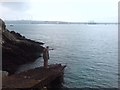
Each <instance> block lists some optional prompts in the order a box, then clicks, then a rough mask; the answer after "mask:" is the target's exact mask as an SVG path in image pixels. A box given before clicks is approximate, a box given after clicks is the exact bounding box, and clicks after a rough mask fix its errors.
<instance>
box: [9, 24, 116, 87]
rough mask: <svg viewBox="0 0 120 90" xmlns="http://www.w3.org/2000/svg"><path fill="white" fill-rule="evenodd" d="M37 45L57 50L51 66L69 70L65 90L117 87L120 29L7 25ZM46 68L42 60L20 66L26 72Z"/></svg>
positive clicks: (66, 72)
mask: <svg viewBox="0 0 120 90" xmlns="http://www.w3.org/2000/svg"><path fill="white" fill-rule="evenodd" d="M7 28H8V29H9V30H14V31H16V32H19V33H21V34H22V35H24V36H26V37H27V38H30V39H32V40H35V41H40V42H41V41H42V42H44V43H45V45H48V46H49V47H50V48H52V49H54V50H51V51H50V59H49V64H54V63H62V64H66V65H67V67H66V69H65V71H64V72H65V73H64V86H66V87H69V88H86V87H88V88H117V87H118V26H117V25H82V24H14V26H12V27H11V26H10V25H7ZM42 65H43V59H42V57H40V58H38V59H37V60H36V61H35V62H33V63H28V64H25V65H22V66H20V68H19V69H18V71H19V72H20V71H24V70H28V69H31V68H35V67H39V66H42Z"/></svg>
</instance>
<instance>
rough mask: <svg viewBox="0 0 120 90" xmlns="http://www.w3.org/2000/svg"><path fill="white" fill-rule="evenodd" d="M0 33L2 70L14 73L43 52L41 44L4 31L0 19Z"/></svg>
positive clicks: (4, 28)
mask: <svg viewBox="0 0 120 90" xmlns="http://www.w3.org/2000/svg"><path fill="white" fill-rule="evenodd" d="M0 29H1V30H0V32H2V41H1V44H0V45H2V70H4V71H8V72H9V73H11V74H12V73H14V72H15V71H16V69H17V67H18V66H19V65H22V64H25V63H28V62H33V61H35V60H36V59H37V58H38V57H40V55H41V53H42V52H43V47H42V46H41V45H42V44H44V43H42V42H35V41H33V40H30V39H27V38H25V37H24V36H22V35H20V34H19V33H16V32H14V31H9V30H7V29H6V25H5V23H4V22H3V21H2V20H1V19H0Z"/></svg>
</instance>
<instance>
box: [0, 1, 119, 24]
mask: <svg viewBox="0 0 120 90" xmlns="http://www.w3.org/2000/svg"><path fill="white" fill-rule="evenodd" d="M118 1H119V0H24V1H23V0H21V2H18V0H17V1H16V0H14V1H13V0H11V2H10V1H9V2H8V1H6V2H5V0H4V1H1V2H0V18H2V19H4V20H44V21H71V22H84V21H85V22H86V21H95V22H117V19H118Z"/></svg>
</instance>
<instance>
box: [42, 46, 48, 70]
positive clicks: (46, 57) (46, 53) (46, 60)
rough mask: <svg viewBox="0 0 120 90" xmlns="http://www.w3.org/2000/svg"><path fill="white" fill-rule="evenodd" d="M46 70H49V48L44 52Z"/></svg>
mask: <svg viewBox="0 0 120 90" xmlns="http://www.w3.org/2000/svg"><path fill="white" fill-rule="evenodd" d="M43 59H44V68H48V59H49V46H47V47H46V48H44V50H43Z"/></svg>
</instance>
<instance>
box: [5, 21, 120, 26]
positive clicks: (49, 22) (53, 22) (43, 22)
mask: <svg viewBox="0 0 120 90" xmlns="http://www.w3.org/2000/svg"><path fill="white" fill-rule="evenodd" d="M5 23H6V24H90V25H91V24H118V23H117V22H94V21H92V22H91V21H90V22H65V21H35V20H5Z"/></svg>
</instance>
